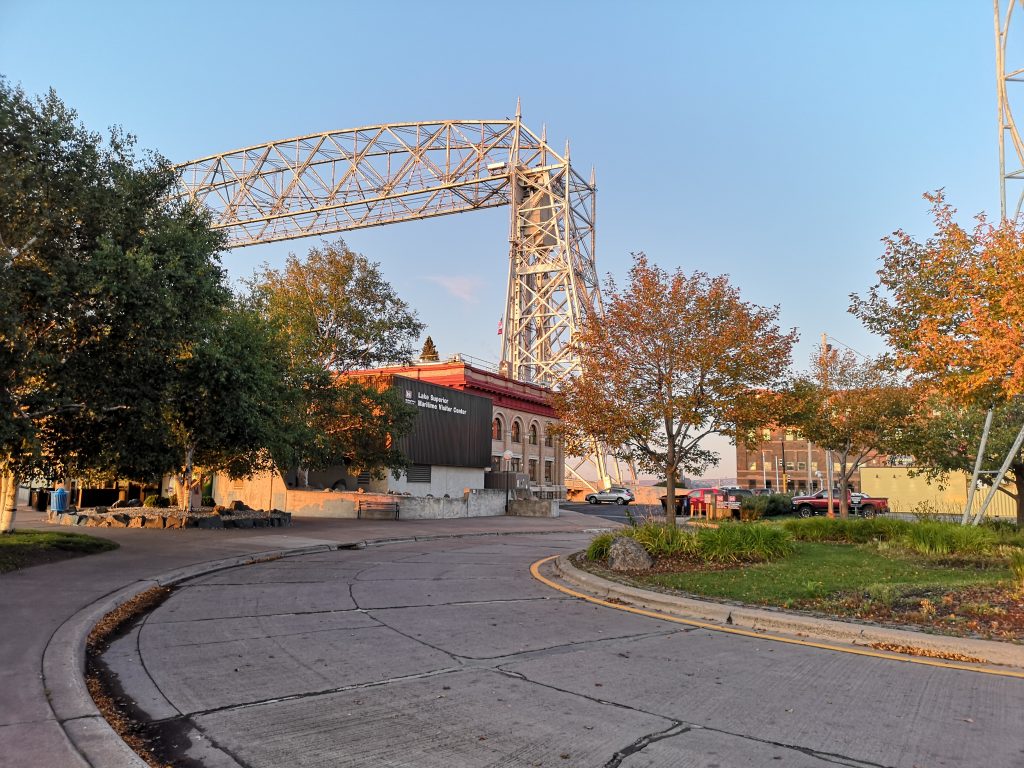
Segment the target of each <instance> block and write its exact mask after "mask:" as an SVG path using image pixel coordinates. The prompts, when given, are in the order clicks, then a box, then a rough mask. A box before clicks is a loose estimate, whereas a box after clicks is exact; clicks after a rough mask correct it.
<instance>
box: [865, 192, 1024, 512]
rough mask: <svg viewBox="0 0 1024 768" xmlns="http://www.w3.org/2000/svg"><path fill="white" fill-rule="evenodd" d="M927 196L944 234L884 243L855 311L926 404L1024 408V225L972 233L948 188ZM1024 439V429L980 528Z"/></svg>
mask: <svg viewBox="0 0 1024 768" xmlns="http://www.w3.org/2000/svg"><path fill="white" fill-rule="evenodd" d="M925 199H926V200H928V201H929V202H930V203H931V209H932V217H933V220H934V223H935V234H934V235H932V236H931V237H930V238H928V239H927V240H925V241H924V242H918V241H916V240H914V239H913V238H912V237H911V236H910V235H908V234H907V233H906V232H904V231H903V230H897V231H896V232H894V233H893V234H892V235H890V236H889V237H887V238H885V239H884V241H883V242H884V243H885V254H884V255H883V257H882V267H881V269H879V270H878V283H877V284H876V285H874V286H873V287H872V288H871V289H870V290H869V292H868V294H867V296H865V297H860V296H858V295H856V294H852V295H851V306H850V311H851V312H852V313H853V314H854V315H856V316H857V317H859V318H860V319H861V320H862V321H863V322H864V324H865V325H866V326H867V327H868V328H869V329H870V330H872V331H874V332H876V333H879V334H881V335H882V336H884V337H885V338H886V340H887V342H888V344H889V347H890V349H891V350H892V361H893V363H894V365H895V367H897V368H898V369H901V370H904V371H906V372H907V373H908V375H909V377H910V378H911V379H912V380H913V381H914V382H915V383H916V384H917V385H919V386H920V388H921V390H922V391H923V392H924V393H925V396H926V397H933V396H940V397H941V398H942V399H944V400H947V401H949V402H950V403H952V404H956V405H959V406H960V407H966V408H969V409H974V410H977V411H979V412H980V411H983V410H985V409H986V408H990V407H997V408H998V407H999V406H1001V405H1006V404H1010V403H1013V402H1015V401H1018V400H1019V399H1020V398H1021V397H1022V396H1024V301H1022V297H1024V231H1022V228H1021V225H1020V223H1019V222H1014V221H1006V220H1004V221H1001V222H1000V223H999V224H992V223H991V222H989V221H988V219H987V218H986V217H985V216H984V214H979V215H978V216H976V217H975V224H974V227H973V228H972V229H970V230H967V229H964V228H963V227H961V226H960V225H959V224H958V223H957V222H956V221H954V216H955V214H956V210H955V209H954V208H952V207H951V206H950V205H949V204H948V203H947V202H946V199H945V195H944V193H943V191H942V190H939V191H937V192H934V193H931V194H927V195H925ZM1022 441H1024V427H1022V428H1021V429H1020V431H1019V432H1018V435H1017V439H1015V440H1014V441H1013V443H1012V446H1011V447H1010V449H1009V451H1008V453H1007V455H1006V462H1005V463H1004V464H1003V468H1002V470H1001V471H1000V472H999V473H997V475H996V477H995V478H993V487H992V490H991V492H990V494H989V495H988V497H987V499H986V504H984V505H983V506H982V510H981V512H979V515H978V517H976V518H975V522H977V521H979V520H980V517H981V514H982V513H983V511H984V509H985V507H986V506H987V503H988V501H990V500H991V498H992V495H994V493H995V490H996V488H998V487H999V485H1000V483H1001V482H1002V480H1003V478H1004V477H1005V473H1006V471H1007V470H1008V469H1009V467H1010V465H1011V464H1013V461H1014V459H1015V457H1019V455H1020V450H1021V444H1022ZM919 458H920V457H919ZM1018 463H1019V462H1018ZM965 519H966V511H965ZM1022 522H1024V521H1022Z"/></svg>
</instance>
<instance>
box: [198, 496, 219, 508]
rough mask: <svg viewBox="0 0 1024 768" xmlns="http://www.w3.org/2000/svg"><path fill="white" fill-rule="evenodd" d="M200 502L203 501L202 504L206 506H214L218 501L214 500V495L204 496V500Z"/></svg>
mask: <svg viewBox="0 0 1024 768" xmlns="http://www.w3.org/2000/svg"><path fill="white" fill-rule="evenodd" d="M200 503H201V504H202V505H203V506H204V507H212V506H214V505H215V503H216V502H214V500H213V496H203V500H202V502H200Z"/></svg>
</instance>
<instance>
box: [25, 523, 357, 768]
mask: <svg viewBox="0 0 1024 768" xmlns="http://www.w3.org/2000/svg"><path fill="white" fill-rule="evenodd" d="M364 545H365V544H364V542H362V541H357V542H351V543H346V542H339V543H331V544H315V545H306V546H299V547H293V548H289V549H277V550H266V551H263V552H254V553H252V554H248V555H240V556H236V557H229V558H224V559H222V560H212V561H207V562H203V563H196V564H194V565H190V566H186V567H185V568H178V569H176V570H173V571H168V572H167V573H164V574H161V575H159V576H155V577H153V578H149V579H140V580H139V581H135V582H133V583H131V584H128V585H127V586H125V587H122V588H121V589H119V590H117V591H116V592H112V593H111V594H109V595H107V596H106V597H102V598H100V599H99V600H96V601H95V602H93V603H91V604H90V605H87V606H86V607H85V608H83V609H82V610H80V611H78V612H77V613H76V614H74V615H73V616H71V617H70V618H68V619H67V620H66V621H65V622H64V623H63V624H61V625H60V626H59V627H58V628H57V630H56V631H55V632H54V633H53V635H52V636H51V637H50V640H49V642H47V644H46V649H45V650H44V651H43V670H42V677H43V688H44V690H46V692H47V698H48V701H49V704H50V709H52V710H53V714H54V717H55V718H56V720H57V722H58V724H59V725H60V727H61V729H62V730H63V731H64V733H65V735H66V736H67V738H68V741H70V742H71V744H72V745H73V746H74V748H75V749H76V750H77V751H78V753H79V754H80V755H81V757H82V758H83V759H82V762H81V763H80V765H82V766H91V767H92V768H121V767H122V766H123V767H124V768H147V765H146V762H145V761H144V760H143V759H142V758H141V757H139V756H138V755H137V754H135V752H134V751H133V750H132V749H131V748H130V747H129V746H128V745H127V744H125V743H124V741H122V740H121V737H120V736H118V735H117V733H116V732H115V731H114V729H113V728H111V727H110V724H109V723H107V721H106V719H105V718H104V717H103V715H102V714H100V712H99V710H98V709H97V708H96V704H95V703H94V702H93V700H92V696H91V695H90V694H89V690H88V688H87V687H86V685H85V657H86V650H85V647H86V640H87V639H88V637H89V633H90V632H91V631H92V628H93V627H94V626H96V624H98V623H99V621H100V619H102V618H103V617H104V616H106V615H107V614H108V613H110V612H111V611H113V610H114V609H115V608H117V607H118V606H120V605H122V604H124V603H126V602H127V601H128V600H131V599H132V598H133V597H135V596H136V595H138V594H140V593H142V592H145V591H146V590H147V589H151V588H152V587H156V586H165V587H166V586H172V585H174V584H178V583H180V582H182V581H186V580H188V579H191V578H195V577H196V576H202V575H206V574H209V573H214V572H216V571H222V570H225V569H227V568H235V567H237V566H240V565H249V564H251V563H254V562H260V561H264V560H267V559H269V558H282V557H295V556H298V555H308V554H314V553H316V552H329V551H332V550H336V549H344V548H347V547H353V546H354V547H359V546H364Z"/></svg>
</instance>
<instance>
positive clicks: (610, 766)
mask: <svg viewBox="0 0 1024 768" xmlns="http://www.w3.org/2000/svg"><path fill="white" fill-rule="evenodd" d="M493 669H494V671H496V672H499V673H500V674H503V675H507V676H508V677H512V678H515V679H517V680H521V681H523V682H524V683H530V684H531V685H537V686H540V687H542V688H547V689H549V690H552V691H557V692H559V693H563V694H566V695H569V696H573V697H576V698H580V699H583V700H585V701H589V702H592V703H594V704H602V705H605V706H611V707H616V708H618V709H625V710H628V711H630V712H636V713H638V714H642V715H648V716H650V717H659V718H661V719H663V720H667V721H668V722H670V723H673V725H672V726H671V727H669V728H667V729H665V730H664V731H656V732H654V733H653V734H647V735H646V736H642V737H640V738H639V739H637V740H636V741H634V742H633V743H632V744H630V745H629V746H627V747H625V748H623V749H622V750H620V751H618V752H616V753H615V754H614V755H613V756H612V758H611V759H610V760H609V761H608V762H607V763H606V764H605V765H604V768H617V766H619V765H620V764H621V763H622V761H623V760H624V759H625V758H627V757H629V756H630V755H633V754H636V753H637V752H640V751H642V750H643V749H644V748H645V747H647V746H649V745H651V744H653V743H655V742H658V741H663V740H665V739H669V738H672V737H673V736H680V735H682V734H684V733H688V732H690V731H692V730H701V731H706V732H708V733H716V734H721V735H723V736H731V737H733V738H737V739H742V740H744V741H751V742H755V743H757V744H764V745H767V746H772V747H778V748H780V749H786V750H790V751H793V752H799V753H801V754H804V755H807V756H808V757H814V758H816V759H818V760H821V761H823V762H826V763H833V764H835V765H841V766H845V767H846V768H895V767H894V766H890V765H886V764H883V763H875V762H872V761H869V760H858V759H857V758H854V757H850V756H849V755H842V754H839V753H838V752H823V751H821V750H816V749H814V748H812V747H801V746H799V745H796V744H786V743H785V742H781V741H772V740H771V739H760V738H758V737H756V736H750V735H748V734H745V733H736V732H733V731H727V730H725V729H723V728H713V727H710V726H707V725H700V724H698V723H690V722H686V721H684V720H679V719H678V718H676V717H674V716H672V715H666V714H663V713H661V712H654V711H652V710H648V709H642V708H640V707H633V706H630V705H629V704H623V703H621V702H617V701H609V700H608V699H602V698H599V697H597V696H591V695H589V694H586V693H583V692H581V691H574V690H570V689H568V688H562V687H560V686H557V685H553V684H551V683H545V682H542V681H540V680H534V679H532V678H529V677H527V676H526V675H524V674H523V673H522V672H514V671H512V670H508V669H502V668H500V667H493Z"/></svg>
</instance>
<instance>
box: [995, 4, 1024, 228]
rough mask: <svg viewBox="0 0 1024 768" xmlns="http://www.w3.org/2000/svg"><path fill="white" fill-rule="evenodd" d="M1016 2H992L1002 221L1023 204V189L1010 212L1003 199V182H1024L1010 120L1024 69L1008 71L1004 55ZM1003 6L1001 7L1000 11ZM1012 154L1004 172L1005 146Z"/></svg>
mask: <svg viewBox="0 0 1024 768" xmlns="http://www.w3.org/2000/svg"><path fill="white" fill-rule="evenodd" d="M1016 5H1017V0H992V6H993V10H994V13H995V33H996V90H997V94H998V108H999V204H1000V213H1001V214H1002V218H1004V219H1005V218H1007V217H1008V216H1009V217H1010V218H1016V217H1017V216H1019V215H1020V212H1021V205H1022V204H1024V188H1020V187H1018V189H1020V193H1019V194H1018V195H1017V200H1016V204H1015V206H1014V208H1013V210H1012V211H1010V210H1008V208H1009V206H1008V205H1007V203H1008V202H1009V201H1008V200H1007V197H1006V182H1007V181H1013V182H1018V183H1019V182H1021V181H1024V140H1022V139H1021V135H1020V131H1019V130H1018V129H1017V123H1016V121H1015V120H1014V117H1013V106H1014V105H1015V104H1017V103H1018V102H1019V101H1020V97H1021V94H1020V93H1018V92H1017V89H1019V88H1020V87H1021V86H1020V85H1019V84H1020V83H1021V82H1022V81H1024V68H1020V67H1018V68H1015V69H1012V70H1009V71H1008V70H1007V68H1006V55H1007V42H1008V40H1009V35H1010V23H1011V21H1012V20H1013V11H1014V8H1015V6H1016ZM1001 6H1002V7H1001ZM1010 83H1017V84H1018V85H1016V86H1015V87H1010V88H1008V87H1007V86H1008V85H1009V84H1010ZM1008 143H1009V145H1010V149H1011V151H1012V160H1011V165H1010V166H1009V169H1008V168H1007V161H1008V159H1010V158H1008V157H1007V155H1009V154H1011V153H1010V152H1007V144H1008Z"/></svg>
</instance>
